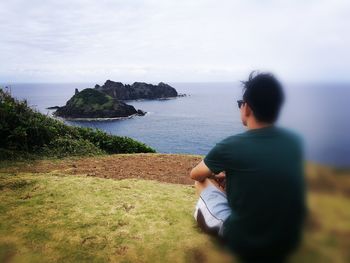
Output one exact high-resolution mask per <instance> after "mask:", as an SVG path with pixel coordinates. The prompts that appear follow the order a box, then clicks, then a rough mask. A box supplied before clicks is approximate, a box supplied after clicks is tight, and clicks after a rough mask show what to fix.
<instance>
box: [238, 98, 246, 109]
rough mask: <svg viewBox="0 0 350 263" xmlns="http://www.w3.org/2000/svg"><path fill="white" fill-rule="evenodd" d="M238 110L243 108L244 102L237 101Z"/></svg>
mask: <svg viewBox="0 0 350 263" xmlns="http://www.w3.org/2000/svg"><path fill="white" fill-rule="evenodd" d="M237 104H238V108H241V107H242V105H243V104H244V101H243V100H237Z"/></svg>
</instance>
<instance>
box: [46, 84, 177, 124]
mask: <svg viewBox="0 0 350 263" xmlns="http://www.w3.org/2000/svg"><path fill="white" fill-rule="evenodd" d="M178 96H181V95H179V94H178V93H177V91H176V90H175V89H174V88H173V87H171V86H170V85H168V84H165V83H163V82H161V83H159V84H158V85H153V84H147V83H144V82H135V83H134V84H132V85H128V84H125V85H124V84H123V83H121V82H115V81H111V80H107V81H106V82H105V83H104V85H102V86H100V85H96V86H95V88H93V89H92V88H87V89H84V90H82V91H80V92H79V91H78V89H75V94H74V96H73V97H72V98H70V99H69V100H68V101H67V103H66V105H65V106H63V107H58V106H55V107H51V109H57V110H56V111H55V112H54V116H58V117H62V118H66V119H76V120H78V119H82V120H84V119H86V120H88V119H106V118H108V119H109V118H125V117H130V116H134V115H141V116H142V115H145V114H146V113H145V112H144V111H142V110H136V109H135V108H134V107H133V106H132V105H128V104H126V103H125V102H124V100H138V99H167V98H173V97H178Z"/></svg>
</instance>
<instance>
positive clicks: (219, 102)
mask: <svg viewBox="0 0 350 263" xmlns="http://www.w3.org/2000/svg"><path fill="white" fill-rule="evenodd" d="M95 84H96V83H11V84H8V83H3V84H2V85H1V86H2V87H4V86H9V89H10V90H11V93H12V95H13V96H14V97H16V98H19V99H27V101H28V104H29V105H30V106H31V107H32V108H35V109H37V110H38V111H40V112H42V113H44V114H48V115H52V112H53V111H52V110H47V109H46V108H47V107H50V106H62V105H64V104H65V103H66V101H67V100H68V99H69V98H70V97H71V96H73V94H74V90H75V88H78V89H79V90H82V89H84V88H92V87H94V85H95ZM169 84H170V85H171V86H173V87H174V88H175V89H176V90H177V91H178V92H179V93H185V94H187V96H186V97H179V98H175V99H169V100H142V101H129V102H127V103H128V104H131V105H133V106H134V107H135V108H136V109H142V110H144V111H147V114H146V115H145V116H135V117H133V118H129V119H123V120H113V121H89V122H86V121H76V122H73V121H65V122H66V123H67V124H69V125H77V126H86V127H93V128H99V129H102V130H104V131H106V132H108V133H110V134H114V135H120V136H128V137H131V138H134V139H136V140H139V141H141V142H144V143H146V144H148V145H149V146H151V147H153V148H154V149H156V150H157V152H160V153H185V154H202V155H205V154H206V153H207V152H208V151H209V150H210V149H211V148H212V147H213V146H214V145H215V143H217V142H219V141H220V140H222V139H224V138H225V137H227V136H230V135H233V134H237V133H241V132H244V131H245V128H244V127H243V126H242V123H241V121H240V115H239V109H238V107H237V103H236V100H238V99H241V98H242V86H241V85H240V83H238V82H237V83H169ZM285 92H286V103H285V105H284V108H283V110H282V113H281V116H280V119H279V121H278V125H280V126H283V127H287V128H290V129H292V130H294V131H296V132H298V133H299V134H301V135H302V137H303V139H304V142H305V156H306V159H307V160H309V161H313V162H317V163H322V164H329V165H335V166H339V167H349V166H350V122H349V117H348V113H349V112H350V111H349V109H350V107H349V103H350V84H300V83H299V84H296V83H294V84H293V83H290V84H286V85H285Z"/></svg>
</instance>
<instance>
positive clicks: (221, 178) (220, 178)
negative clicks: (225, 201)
mask: <svg viewBox="0 0 350 263" xmlns="http://www.w3.org/2000/svg"><path fill="white" fill-rule="evenodd" d="M214 180H215V181H216V182H217V183H218V184H219V186H220V187H221V188H222V189H223V190H226V173H225V172H221V173H219V174H215V175H214Z"/></svg>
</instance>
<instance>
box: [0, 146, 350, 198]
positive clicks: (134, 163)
mask: <svg viewBox="0 0 350 263" xmlns="http://www.w3.org/2000/svg"><path fill="white" fill-rule="evenodd" d="M201 160H202V157H200V156H194V155H184V154H152V153H148V154H114V155H105V156H95V157H81V158H78V157H74V158H65V159H61V160H38V161H31V162H28V163H16V164H13V165H12V166H8V167H4V168H1V169H0V172H6V173H11V174H13V175H15V174H16V173H20V172H30V173H50V172H51V173H56V174H57V176H60V175H61V176H62V175H66V174H68V175H69V174H71V175H86V176H94V177H101V178H112V179H126V178H139V179H149V180H157V181H160V182H167V183H176V184H193V181H192V180H191V179H190V178H189V173H190V171H191V169H192V168H193V167H194V166H195V165H196V164H198V163H199V162H200V161H201ZM306 175H307V176H306V180H307V184H308V189H309V190H311V191H312V192H322V193H328V194H341V195H343V196H345V197H350V170H349V169H343V170H342V169H335V168H332V167H327V166H322V165H319V164H312V163H308V165H306ZM0 189H1V182H0Z"/></svg>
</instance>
